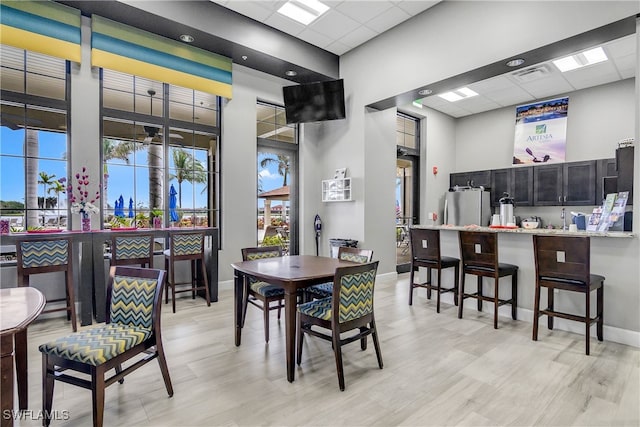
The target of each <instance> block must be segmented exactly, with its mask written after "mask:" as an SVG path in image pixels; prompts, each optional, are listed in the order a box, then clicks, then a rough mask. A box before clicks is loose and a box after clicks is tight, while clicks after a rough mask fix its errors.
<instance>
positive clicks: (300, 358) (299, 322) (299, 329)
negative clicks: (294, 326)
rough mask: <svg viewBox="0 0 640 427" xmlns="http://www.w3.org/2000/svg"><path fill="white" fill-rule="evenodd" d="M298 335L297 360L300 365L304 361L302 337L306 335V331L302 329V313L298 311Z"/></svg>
mask: <svg viewBox="0 0 640 427" xmlns="http://www.w3.org/2000/svg"><path fill="white" fill-rule="evenodd" d="M296 334H297V335H298V336H297V337H296V345H297V348H296V360H297V361H298V366H300V363H302V337H303V336H304V331H303V330H302V315H301V314H300V313H298V330H297V331H296Z"/></svg>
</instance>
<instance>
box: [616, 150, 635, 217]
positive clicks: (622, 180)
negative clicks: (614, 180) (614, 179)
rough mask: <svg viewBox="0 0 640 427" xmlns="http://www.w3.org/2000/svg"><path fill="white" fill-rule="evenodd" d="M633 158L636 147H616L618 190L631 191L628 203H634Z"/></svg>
mask: <svg viewBox="0 0 640 427" xmlns="http://www.w3.org/2000/svg"><path fill="white" fill-rule="evenodd" d="M633 159H634V147H622V148H618V149H616V169H617V172H618V173H617V175H618V192H620V191H628V192H629V199H628V200H627V205H631V204H633Z"/></svg>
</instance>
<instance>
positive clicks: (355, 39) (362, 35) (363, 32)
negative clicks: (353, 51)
mask: <svg viewBox="0 0 640 427" xmlns="http://www.w3.org/2000/svg"><path fill="white" fill-rule="evenodd" d="M377 35H378V34H377V33H376V32H375V31H373V30H370V29H369V28H367V27H358V28H356V29H355V30H354V31H352V32H350V33H349V34H347V35H346V36H344V37H342V38H341V39H340V41H341V42H342V43H344V44H345V45H347V46H351V47H356V46H360V45H361V44H362V43H364V42H366V41H367V40H370V39H372V38H374V37H375V36H377Z"/></svg>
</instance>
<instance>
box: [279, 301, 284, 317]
mask: <svg viewBox="0 0 640 427" xmlns="http://www.w3.org/2000/svg"><path fill="white" fill-rule="evenodd" d="M283 303H284V300H282V299H279V300H278V320H280V314H281V313H282V304H283Z"/></svg>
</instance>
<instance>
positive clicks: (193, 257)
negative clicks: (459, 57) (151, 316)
mask: <svg viewBox="0 0 640 427" xmlns="http://www.w3.org/2000/svg"><path fill="white" fill-rule="evenodd" d="M179 261H190V262H191V280H190V281H189V282H181V283H178V282H176V280H175V274H176V263H177V262H179ZM198 261H200V268H201V273H202V280H203V282H204V283H203V285H201V286H198V277H197V269H196V268H197V262H198ZM204 262H205V261H204V233H203V232H202V231H180V232H171V234H170V238H169V249H167V250H166V251H164V269H165V270H166V271H167V272H168V273H169V280H167V288H166V291H165V303H168V302H169V288H171V302H172V308H173V312H174V313H175V312H176V293H180V292H191V297H192V298H193V299H195V298H196V291H199V290H204V295H205V300H206V301H207V307H208V306H210V305H211V297H210V296H209V281H208V280H207V269H206V266H205V265H204ZM187 284H190V285H191V286H190V287H189V288H186V289H180V290H176V285H187Z"/></svg>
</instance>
